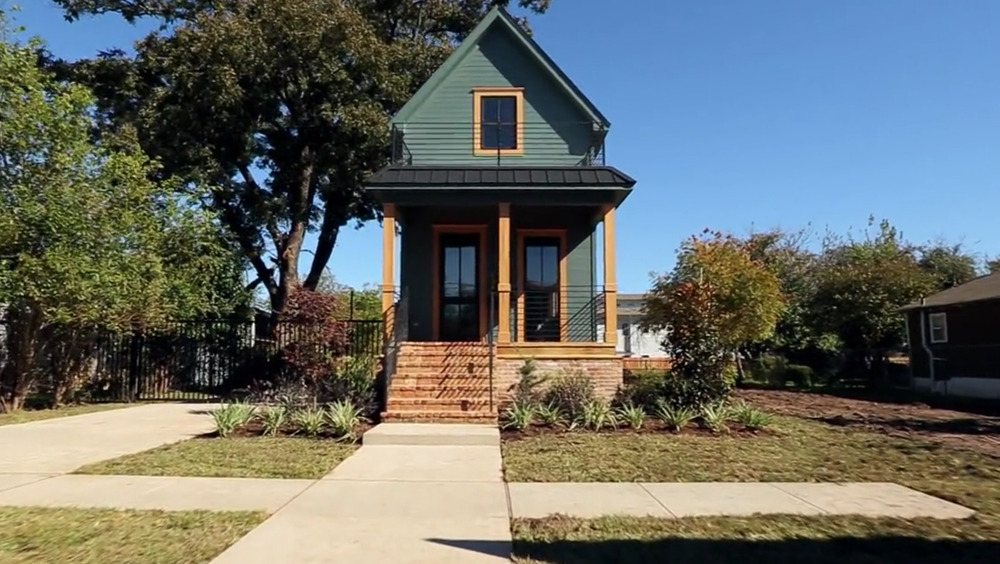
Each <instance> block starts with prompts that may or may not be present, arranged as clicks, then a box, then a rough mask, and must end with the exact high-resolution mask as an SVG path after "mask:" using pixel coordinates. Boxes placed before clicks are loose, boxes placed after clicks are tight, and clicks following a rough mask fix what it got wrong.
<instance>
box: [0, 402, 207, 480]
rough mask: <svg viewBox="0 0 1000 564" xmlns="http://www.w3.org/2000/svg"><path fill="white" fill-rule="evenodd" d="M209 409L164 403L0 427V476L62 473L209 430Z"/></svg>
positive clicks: (201, 405)
mask: <svg viewBox="0 0 1000 564" xmlns="http://www.w3.org/2000/svg"><path fill="white" fill-rule="evenodd" d="M213 407H215V406H213V405H206V404H176V403H164V404H154V405H141V406H136V407H126V408H123V409H114V410H110V411H100V412H97V413H88V414H85V415H74V416H72V417H59V418H56V419H48V420H45V421H36V422H32V423H22V424H20V425H4V426H2V427H0V453H3V455H2V456H0V474H48V475H51V474H65V473H67V472H72V471H73V470H76V469H77V468H79V467H81V466H83V465H85V464H91V463H94V462H100V461H102V460H107V459H109V458H116V457H118V456H123V455H126V454H131V453H134V452H140V451H143V450H149V449H151V448H154V447H158V446H160V445H163V444H166V443H173V442H177V441H181V440H184V439H188V438H191V437H194V436H197V435H200V434H202V433H207V432H209V431H211V430H213V429H214V425H213V423H212V418H211V417H208V416H207V415H206V414H207V412H208V411H209V410H210V409H212V408H213Z"/></svg>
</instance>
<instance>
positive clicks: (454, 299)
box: [436, 233, 482, 341]
mask: <svg viewBox="0 0 1000 564" xmlns="http://www.w3.org/2000/svg"><path fill="white" fill-rule="evenodd" d="M440 237H441V241H440V252H441V257H440V261H439V264H440V265H441V272H440V273H439V278H438V279H439V280H440V281H441V283H440V287H439V288H438V289H437V291H438V292H439V294H438V295H439V296H440V297H441V299H440V301H439V302H438V303H440V306H441V310H440V311H438V312H437V313H436V314H437V315H439V316H440V317H439V319H440V327H441V334H440V335H439V339H440V340H442V341H478V340H479V338H480V335H479V315H480V311H479V292H480V291H481V288H480V280H479V279H478V276H477V273H478V272H479V261H480V260H482V257H480V256H479V234H477V233H442V234H441V235H440Z"/></svg>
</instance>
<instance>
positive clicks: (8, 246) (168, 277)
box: [0, 11, 242, 411]
mask: <svg viewBox="0 0 1000 564" xmlns="http://www.w3.org/2000/svg"><path fill="white" fill-rule="evenodd" d="M3 29H4V19H3V13H2V11H0V30H3ZM38 47H39V45H38V44H37V43H29V44H15V43H13V39H11V41H7V40H4V41H3V42H0V320H2V321H3V328H4V330H2V331H0V340H2V342H0V350H5V351H6V352H5V354H4V355H0V356H4V357H5V358H0V361H3V362H0V411H5V410H15V409H18V408H20V407H21V405H22V403H23V401H24V399H25V397H26V396H27V395H28V394H29V393H30V392H31V391H32V390H33V388H34V387H35V386H36V385H37V384H38V382H39V380H40V378H41V377H42V376H43V375H47V376H48V377H50V378H51V381H52V382H53V383H54V386H55V390H54V394H55V397H54V399H55V401H56V402H59V401H64V400H66V399H68V398H69V397H70V396H71V394H72V392H73V391H74V389H75V385H76V384H78V377H79V376H80V375H81V374H82V363H83V362H85V361H86V360H87V359H88V355H89V353H90V352H92V351H93V346H94V342H95V336H96V335H98V334H100V333H102V332H105V331H124V330H130V329H133V328H136V327H143V326H149V325H154V324H156V323H158V322H159V321H161V320H164V319H168V318H174V317H182V316H184V317H186V316H193V315H205V314H213V313H214V314H218V313H228V312H229V311H231V309H232V307H234V306H236V305H238V303H239V302H240V301H241V300H239V294H240V290H241V289H242V288H241V286H242V276H241V274H242V273H241V272H240V270H241V268H240V266H239V263H238V262H237V261H234V257H235V254H234V253H233V252H231V249H230V248H227V245H226V242H225V241H224V240H223V238H222V237H221V235H220V234H221V230H220V228H219V226H218V224H217V223H216V222H214V221H213V219H212V218H211V217H210V216H208V215H206V214H205V213H203V212H201V211H198V210H194V209H192V208H191V207H190V206H189V205H187V202H186V201H185V200H184V199H181V198H179V197H178V196H177V195H176V194H175V193H174V192H173V191H172V190H170V189H169V187H168V186H166V185H161V184H156V183H153V182H151V181H150V180H149V177H150V176H151V173H152V172H153V171H154V170H155V164H154V163H153V162H151V161H150V160H149V159H148V158H147V157H146V156H145V155H144V154H143V153H142V152H141V150H140V149H139V147H138V145H137V143H136V142H135V140H134V138H132V137H130V136H129V135H128V133H129V131H128V130H127V129H123V130H122V131H121V132H120V133H119V134H117V135H116V136H114V137H107V138H105V139H104V140H103V141H101V142H100V143H97V144H95V143H94V142H93V141H92V139H91V135H90V133H91V131H92V129H93V120H92V114H91V110H92V108H93V103H94V99H93V97H92V96H91V94H90V92H88V91H87V89H86V88H83V87H81V86H79V85H74V84H67V83H60V82H57V81H55V80H54V79H53V78H52V77H51V76H49V75H48V74H47V73H46V72H44V71H42V70H40V69H39V67H38V61H37V56H36V55H35V52H36V50H37V48H38Z"/></svg>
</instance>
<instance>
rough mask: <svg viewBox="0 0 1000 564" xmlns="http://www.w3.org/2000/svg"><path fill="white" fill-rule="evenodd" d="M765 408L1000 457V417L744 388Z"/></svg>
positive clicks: (749, 397) (911, 403) (746, 395)
mask: <svg viewBox="0 0 1000 564" xmlns="http://www.w3.org/2000/svg"><path fill="white" fill-rule="evenodd" d="M736 396H737V397H738V398H740V399H743V400H745V401H747V402H749V403H751V404H753V405H755V406H757V407H759V408H761V409H763V410H765V411H769V412H771V413H776V414H779V415H791V416H795V417H801V418H804V419H811V420H813V421H820V422H823V423H827V424H830V425H836V426H842V427H857V428H863V429H866V430H869V431H875V432H879V433H884V434H887V435H891V436H896V437H904V438H922V439H925V440H930V441H934V442H937V443H939V444H943V445H948V446H952V447H957V448H965V449H969V450H974V451H976V452H979V453H982V454H986V455H990V456H994V457H1000V417H997V416H993V415H982V414H978V413H970V412H965V411H956V410H952V409H942V408H936V407H931V406H929V405H927V404H926V403H921V402H917V401H872V400H867V399H859V398H852V397H842V396H839V395H832V394H827V393H818V392H805V391H801V392H800V391H785V390H739V391H738V392H737V394H736Z"/></svg>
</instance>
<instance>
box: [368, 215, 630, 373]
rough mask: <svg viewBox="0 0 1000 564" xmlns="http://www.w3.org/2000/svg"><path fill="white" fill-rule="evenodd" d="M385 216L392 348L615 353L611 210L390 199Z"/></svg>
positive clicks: (543, 354) (538, 354)
mask: <svg viewBox="0 0 1000 564" xmlns="http://www.w3.org/2000/svg"><path fill="white" fill-rule="evenodd" d="M384 212H385V221H384V223H383V263H382V278H383V280H382V302H383V309H384V311H385V312H386V332H387V337H388V338H389V339H390V340H393V341H396V342H403V341H405V342H414V343H419V342H423V343H434V342H441V343H467V344H468V345H473V344H475V343H479V344H485V345H490V346H491V348H492V351H493V352H494V353H495V354H496V356H497V357H500V358H504V357H520V358H525V357H534V358H613V357H614V356H615V344H616V330H615V329H616V327H617V284H616V270H615V266H616V265H615V212H616V206H615V205H614V204H602V205H576V206H565V205H559V206H552V205H541V204H536V203H514V204H511V203H507V202H504V203H499V204H493V205H489V204H482V203H480V204H479V205H462V206H428V205H419V204H413V203H409V204H406V205H402V204H397V203H386V204H384ZM598 226H600V227H601V233H600V234H601V237H600V242H599V243H598V240H597V239H598V237H597V234H598V231H597V227H598ZM598 246H599V247H600V249H598ZM598 251H600V257H601V258H600V264H598V260H597V254H598ZM397 259H398V260H397ZM599 271H600V273H601V276H600V277H599V276H598V272H599Z"/></svg>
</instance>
